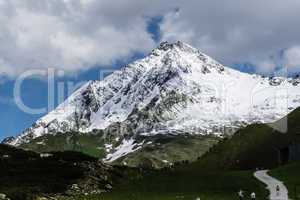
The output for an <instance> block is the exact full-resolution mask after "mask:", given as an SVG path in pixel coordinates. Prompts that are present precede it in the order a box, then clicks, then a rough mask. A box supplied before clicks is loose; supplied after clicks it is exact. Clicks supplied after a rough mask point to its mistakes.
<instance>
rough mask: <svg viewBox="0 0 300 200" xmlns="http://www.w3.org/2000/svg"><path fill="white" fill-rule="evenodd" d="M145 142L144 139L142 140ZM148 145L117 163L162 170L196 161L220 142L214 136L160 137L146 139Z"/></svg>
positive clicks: (141, 139)
mask: <svg viewBox="0 0 300 200" xmlns="http://www.w3.org/2000/svg"><path fill="white" fill-rule="evenodd" d="M139 140H140V141H143V140H144V138H140V139H139ZM149 141H151V142H152V143H151V144H149V145H146V146H145V147H144V148H142V149H141V150H138V151H136V152H134V153H131V154H129V155H127V156H126V157H124V158H121V159H119V160H117V162H116V163H124V162H125V163H126V164H127V166H132V167H136V166H141V167H146V168H151V167H154V168H162V167H164V166H168V165H169V164H170V163H174V162H179V161H185V160H188V161H190V162H192V161H196V160H197V158H198V157H200V156H202V155H203V154H204V153H205V152H207V151H208V149H209V148H210V147H211V146H212V145H213V144H216V143H217V142H218V141H219V138H216V137H213V136H186V135H178V136H170V135H159V136H153V137H151V138H149V137H146V138H145V143H147V142H149Z"/></svg>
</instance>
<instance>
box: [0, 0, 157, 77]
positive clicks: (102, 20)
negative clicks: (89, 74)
mask: <svg viewBox="0 0 300 200" xmlns="http://www.w3.org/2000/svg"><path fill="white" fill-rule="evenodd" d="M153 6H155V5H153ZM159 10H160V9H159V8H155V9H154V8H152V7H151V6H149V7H147V6H146V4H145V2H144V3H140V1H139V0H117V1H103V0H74V1H71V0H41V1H36V0H22V1H19V0H11V1H6V0H0V24H1V26H0V44H1V45H0V74H2V75H3V74H6V75H9V76H14V75H16V74H18V73H20V72H22V71H24V70H26V69H31V68H41V67H54V68H57V69H63V70H67V71H70V72H73V71H78V70H83V69H87V68H89V67H92V66H95V65H109V64H111V63H112V62H114V61H116V60H117V59H126V58H128V57H130V56H132V55H133V54H134V53H136V52H148V51H149V49H151V48H153V47H154V46H155V43H154V41H153V40H152V37H151V34H150V33H149V32H147V21H148V20H149V18H151V17H152V16H156V15H157V14H156V12H157V11H159Z"/></svg>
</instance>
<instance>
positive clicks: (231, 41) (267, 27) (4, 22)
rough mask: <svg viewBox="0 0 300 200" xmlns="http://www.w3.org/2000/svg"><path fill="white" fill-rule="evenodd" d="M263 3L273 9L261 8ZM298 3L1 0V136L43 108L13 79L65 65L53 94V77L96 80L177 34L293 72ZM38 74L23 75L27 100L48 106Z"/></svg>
mask: <svg viewBox="0 0 300 200" xmlns="http://www.w3.org/2000/svg"><path fill="white" fill-rule="evenodd" d="M266 7H268V8H269V10H272V12H265V8H266ZM299 9H300V3H297V2H295V1H294V0H286V1H284V2H283V1H282V0H265V1H264V2H263V6H262V2H261V0H253V1H249V2H242V1H239V0H228V1H226V2H220V1H218V0H209V1H201V2H200V1H198V0H191V1H189V3H188V4H187V3H186V2H185V1H180V0H172V1H171V0H166V1H163V2H162V1H159V0H154V1H151V3H149V2H148V1H143V0H116V1H115V2H111V1H107V0H89V1H80V0H74V1H46V0H41V1H39V3H36V2H34V1H31V0H23V1H21V2H20V1H18V0H11V1H4V2H3V3H0V23H1V27H0V44H1V45H0V112H1V115H0V140H1V139H3V138H5V137H7V136H11V135H16V134H19V133H21V132H22V131H23V130H24V129H25V128H27V127H30V126H31V124H32V123H34V122H35V121H36V120H37V119H38V118H40V117H41V116H43V115H45V114H46V113H41V114H28V113H26V112H23V111H22V110H21V109H20V108H19V107H18V106H17V105H16V103H15V102H14V98H13V90H14V86H15V81H16V80H17V79H18V77H20V75H22V73H23V72H26V71H28V70H32V69H43V70H46V69H47V68H48V67H51V68H54V69H55V70H57V71H59V70H62V71H64V73H65V74H66V75H65V76H62V77H56V79H55V96H58V91H57V87H58V84H62V83H63V84H65V85H67V82H68V81H72V82H74V83H79V82H82V81H87V80H99V74H100V73H101V71H107V70H110V71H113V70H115V69H119V68H120V67H122V66H124V65H125V64H127V63H129V62H131V61H133V60H136V59H138V58H141V57H144V56H145V55H146V54H147V53H149V52H150V51H151V49H153V48H155V46H157V45H158V44H159V43H160V42H161V41H170V42H173V41H177V40H181V41H183V42H186V43H188V44H190V45H192V46H194V47H196V48H198V49H200V50H201V51H203V52H204V53H206V54H208V55H209V56H211V57H213V58H215V59H217V60H218V61H220V62H221V63H223V64H225V65H228V66H232V67H233V68H235V69H238V70H240V71H244V72H248V73H259V74H268V75H270V74H273V73H274V72H275V71H276V70H278V69H280V68H282V66H284V67H287V68H288V69H289V72H290V74H296V73H298V72H299V71H300V70H299V66H300V41H299V35H300V27H299V26H298V19H299V17H300V16H299ZM216 10H217V12H216ZM78 13H80V15H79V14H78ZM44 79H45V78H44V77H39V78H28V79H26V81H25V82H24V83H23V84H22V90H21V92H22V96H21V97H22V100H23V101H24V103H25V104H26V105H28V106H30V107H33V108H40V107H45V106H47V99H48V97H47V95H48V89H47V81H45V80H44ZM65 93H66V91H65ZM65 96H67V94H65ZM58 103H59V102H58V101H57V100H56V102H55V105H57V104H58Z"/></svg>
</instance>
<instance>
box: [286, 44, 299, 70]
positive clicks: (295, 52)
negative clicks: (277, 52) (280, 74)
mask: <svg viewBox="0 0 300 200" xmlns="http://www.w3.org/2000/svg"><path fill="white" fill-rule="evenodd" d="M284 59H285V64H286V66H287V67H289V68H293V67H300V46H294V47H291V48H289V49H287V50H286V51H285V52H284Z"/></svg>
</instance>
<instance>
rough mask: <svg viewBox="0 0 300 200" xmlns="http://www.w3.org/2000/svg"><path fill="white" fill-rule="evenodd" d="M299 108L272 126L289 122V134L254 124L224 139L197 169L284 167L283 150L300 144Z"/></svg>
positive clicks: (211, 150)
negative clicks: (281, 155)
mask: <svg viewBox="0 0 300 200" xmlns="http://www.w3.org/2000/svg"><path fill="white" fill-rule="evenodd" d="M299 121H300V109H297V110H295V111H293V112H292V113H290V114H289V115H288V116H287V118H284V119H281V120H279V121H278V122H276V123H274V124H272V126H277V125H280V124H282V123H285V122H287V127H288V129H287V132H286V133H281V132H278V131H276V130H274V129H273V128H271V126H269V125H265V124H253V125H249V126H247V127H245V128H242V129H240V130H239V131H237V132H236V133H235V134H234V135H233V136H232V137H230V138H225V139H224V140H222V141H221V142H219V143H218V144H217V145H215V146H214V147H213V148H211V149H210V150H209V152H207V153H206V154H205V155H204V156H203V157H202V158H201V160H200V161H199V162H196V163H194V165H195V167H201V168H209V169H213V168H214V169H238V170H241V169H255V168H257V167H259V168H274V167H278V166H279V165H280V164H282V163H281V162H282V161H280V157H279V154H280V150H281V149H282V148H286V147H288V146H289V145H291V144H297V145H299V144H300V124H299Z"/></svg>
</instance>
